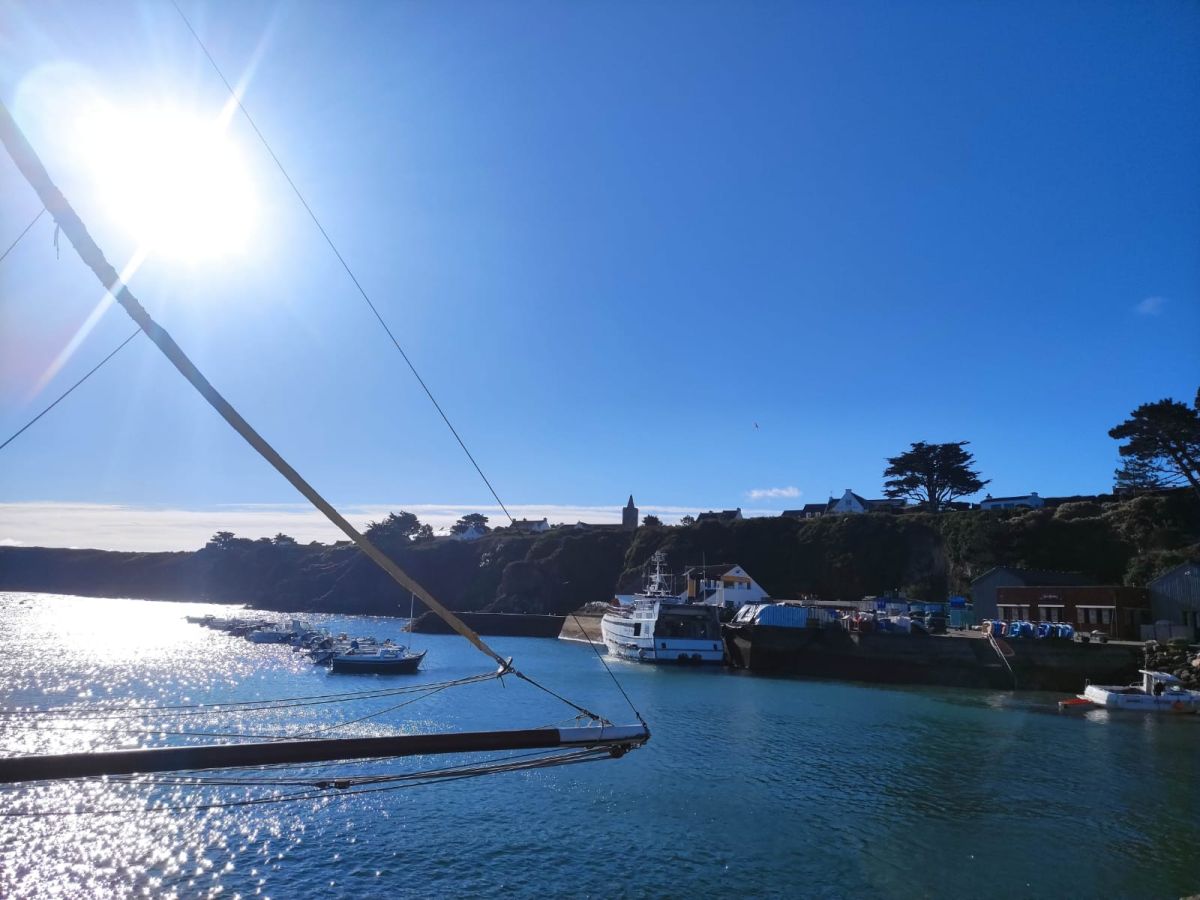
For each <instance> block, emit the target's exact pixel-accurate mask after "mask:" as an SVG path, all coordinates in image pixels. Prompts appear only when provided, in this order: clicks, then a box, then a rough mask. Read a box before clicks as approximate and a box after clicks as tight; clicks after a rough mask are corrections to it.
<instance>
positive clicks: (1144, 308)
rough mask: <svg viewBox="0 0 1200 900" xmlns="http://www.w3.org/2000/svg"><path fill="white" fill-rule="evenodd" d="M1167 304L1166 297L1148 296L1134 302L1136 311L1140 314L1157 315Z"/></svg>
mask: <svg viewBox="0 0 1200 900" xmlns="http://www.w3.org/2000/svg"><path fill="white" fill-rule="evenodd" d="M1166 305H1167V298H1166V297H1146V298H1144V299H1143V300H1140V301H1139V302H1138V303H1136V304H1134V307H1133V309H1134V311H1135V312H1136V313H1137V314H1138V315H1140V316H1157V315H1160V314H1161V313H1162V311H1163V307H1164V306H1166Z"/></svg>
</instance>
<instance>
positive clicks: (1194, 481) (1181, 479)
mask: <svg viewBox="0 0 1200 900" xmlns="http://www.w3.org/2000/svg"><path fill="white" fill-rule="evenodd" d="M1108 435H1109V437H1111V438H1114V439H1116V440H1119V441H1125V443H1124V444H1122V445H1121V447H1120V453H1121V458H1122V459H1123V460H1124V462H1123V463H1122V465H1121V467H1120V468H1119V469H1117V471H1116V484H1117V487H1118V488H1122V489H1126V490H1137V491H1146V490H1161V489H1163V488H1169V487H1175V486H1177V485H1182V484H1187V485H1188V486H1190V487H1191V489H1192V491H1193V492H1194V493H1195V495H1196V496H1197V497H1200V389H1197V390H1196V397H1195V399H1194V400H1193V401H1192V405H1191V406H1190V407H1189V406H1188V405H1187V404H1185V403H1180V402H1179V401H1178V400H1170V399H1167V400H1159V401H1157V402H1156V403H1143V404H1142V405H1141V406H1139V407H1138V408H1137V409H1135V410H1134V411H1133V412H1132V413H1130V415H1129V418H1128V419H1126V420H1125V421H1124V422H1122V423H1121V424H1120V425H1117V426H1115V427H1114V428H1112V429H1111V430H1110V431H1109V432H1108Z"/></svg>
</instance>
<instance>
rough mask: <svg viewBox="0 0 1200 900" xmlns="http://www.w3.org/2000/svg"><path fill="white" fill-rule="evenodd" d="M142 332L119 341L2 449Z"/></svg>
mask: <svg viewBox="0 0 1200 900" xmlns="http://www.w3.org/2000/svg"><path fill="white" fill-rule="evenodd" d="M141 333H142V330H141V329H140V328H139V329H138V330H137V331H135V332H134V333H133V334H131V335H130V336H129V337H127V338H125V340H123V341H121V343H119V344H118V345H117V348H116V349H115V350H113V351H112V352H111V353H109V354H108V356H106V357H104V359H102V360H100V362H98V363H96V365H94V366H93V367H92V368H91V369H89V370H88V373H87V374H86V375H84V376H83V377H82V378H80V379H79V380H78V381H77V382H75V383H74V384H73V385H71V386H70V387H69V388H67V389H66V390H65V391H63V392H62V393H61V394H59V396H58V399H57V400H55V401H54V402H53V403H51V404H50V405H49V406H47V407H46V408H45V409H43V410H42V411H41V412H40V413H38V414H37V415H36V416H34V417H33V418H32V419H30V420H29V421H28V422H26V423H25V424H24V425H22V426H21V427H20V428H18V429H17V430H16V431H15V432H13V434H12V435H10V436H9V438H8V440H6V441H5V442H4V443H3V444H0V450H3V449H4V448H5V447H7V446H8V445H9V444H11V443H12V442H13V441H15V440H16V439H17V438H18V437H20V436H21V434H22V432H24V431H25V430H26V429H27V428H29V426H30V425H32V424H33V423H34V422H36V421H37V420H38V419H40V418H41V417H42V416H44V415H45V414H46V413H48V412H50V410H52V409H54V407H56V406H58V404H59V403H61V402H62V401H63V400H66V399H67V395H68V394H70V393H71V391H73V390H75V388H77V387H79V386H80V385H81V384H83V383H84V382H85V381H87V380H88V379H89V378H91V377H92V376H93V375H95V374H96V372H98V371H99V369H100V367H101V366H103V365H104V364H105V363H106V362H108V361H109V360H110V359H112V358H113V357H114V356H116V355H117V354H118V353H120V352H121V351H122V350H123V349H125V345H126V344H128V343H129V342H130V341H132V340H133V339H134V338H135V337H137V336H138V335H139V334H141Z"/></svg>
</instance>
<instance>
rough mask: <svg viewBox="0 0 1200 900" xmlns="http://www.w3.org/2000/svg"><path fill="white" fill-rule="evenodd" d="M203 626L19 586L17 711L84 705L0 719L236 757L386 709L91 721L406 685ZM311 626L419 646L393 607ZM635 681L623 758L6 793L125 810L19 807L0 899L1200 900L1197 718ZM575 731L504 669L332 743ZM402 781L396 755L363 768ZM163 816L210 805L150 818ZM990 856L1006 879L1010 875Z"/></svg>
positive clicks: (554, 661)
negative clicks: (252, 736)
mask: <svg viewBox="0 0 1200 900" xmlns="http://www.w3.org/2000/svg"><path fill="white" fill-rule="evenodd" d="M208 611H216V612H217V613H218V614H228V612H229V610H228V609H227V608H226V609H224V610H222V609H219V608H216V607H209V606H204V605H199V604H173V603H150V602H144V601H137V600H95V599H85V598H74V597H59V596H47V595H21V594H0V646H3V647H4V648H5V652H4V653H3V654H0V685H2V692H3V693H2V695H0V706H2V707H3V708H4V709H5V710H13V709H14V708H17V707H34V708H38V709H46V708H48V707H68V708H72V709H73V711H72V712H71V713H70V714H69V715H66V716H63V717H60V718H56V719H54V720H53V721H46V722H43V723H41V724H39V725H38V727H36V728H32V727H30V724H29V718H28V716H25V717H21V716H16V717H14V716H6V717H0V746H3V747H4V751H5V752H6V753H22V752H46V751H67V750H85V749H93V748H113V747H134V746H161V745H164V744H172V743H173V744H178V743H181V742H188V741H202V740H203V741H212V740H216V739H215V738H211V737H210V738H190V737H185V736H181V735H180V734H179V733H178V732H183V731H207V732H216V733H241V734H247V733H262V734H281V733H295V732H296V731H299V730H303V729H306V728H312V727H326V726H330V725H336V724H337V723H338V722H341V721H348V720H350V719H353V718H355V717H356V716H358V715H360V714H362V713H363V712H364V711H366V712H370V711H372V710H375V709H378V708H381V704H379V703H378V702H376V701H366V700H356V701H353V702H352V703H350V704H346V705H336V706H334V705H319V706H304V707H296V708H290V709H286V710H279V709H268V710H264V711H259V712H254V711H246V710H239V711H236V712H230V711H228V710H221V709H217V710H207V711H204V712H203V714H201V715H193V716H189V717H187V718H179V719H169V720H168V719H158V718H156V719H152V720H151V719H140V718H124V719H118V720H105V719H100V720H96V719H84V718H82V716H83V715H84V714H85V710H94V708H95V707H97V706H101V707H107V708H109V709H110V710H111V709H112V708H113V707H116V706H119V705H124V704H128V703H130V702H134V703H139V704H151V703H153V704H199V703H213V702H229V701H233V700H249V699H261V698H281V697H304V696H313V695H318V694H328V693H332V692H340V691H354V690H364V689H377V688H379V687H380V685H381V684H392V683H394V682H395V680H394V679H392V680H389V679H380V678H377V677H372V676H333V675H330V674H328V673H327V672H326V671H325V670H323V669H318V668H314V667H313V666H312V665H311V664H309V663H308V662H307V660H306V659H304V657H302V656H301V655H300V654H293V653H292V652H291V651H290V649H289V648H287V647H286V646H266V645H251V644H249V643H248V642H246V641H243V640H239V639H235V638H231V637H228V636H226V635H222V634H219V633H215V632H212V631H210V630H208V629H203V628H200V627H197V626H193V625H189V624H187V623H186V622H184V616H185V615H196V614H199V613H202V612H208ZM314 619H315V620H318V621H321V622H325V623H328V624H329V625H330V626H331V627H333V628H334V629H335V630H340V629H342V628H351V629H352V630H354V631H356V632H358V633H376V634H378V635H380V636H381V637H383V636H393V637H397V638H401V637H402V633H401V632H400V630H399V629H400V624H399V623H398V622H397V621H396V620H389V619H367V618H361V619H355V620H348V619H337V618H334V617H314ZM414 643H417V644H419V646H421V647H422V648H426V649H428V650H429V656H428V657H427V661H426V667H425V669H423V671H422V673H421V674H420V675H418V676H415V681H417V682H421V681H424V682H430V683H431V682H438V681H443V680H447V679H451V678H459V677H463V676H467V675H473V674H478V673H480V672H486V671H488V670H489V669H490V668H491V666H490V664H489V663H488V661H487V660H486V659H484V658H483V657H482V656H481V655H479V654H477V653H475V651H473V650H472V649H471V648H470V647H469V646H467V645H466V643H465V642H463V641H461V640H460V639H458V638H454V637H446V636H424V635H418V636H416V637H415V640H414ZM495 643H496V645H497V649H498V650H500V651H501V652H505V653H512V654H513V655H514V656H516V658H517V661H518V664H520V665H522V667H523V668H524V669H525V670H527V671H529V672H530V673H533V674H536V675H537V676H538V677H539V678H542V679H544V680H545V681H546V682H547V683H549V684H551V685H552V686H554V687H555V688H556V689H561V690H562V691H563V692H564V693H565V694H566V695H568V696H570V697H571V698H572V699H574V700H577V701H579V702H581V703H583V704H584V705H587V706H589V707H592V708H597V709H599V710H601V711H603V712H605V713H606V714H608V715H609V716H610V717H612V718H614V719H616V720H623V718H624V717H627V716H628V715H629V714H628V713H627V712H626V711H625V708H624V707H623V705H622V701H621V700H620V697H619V695H617V693H616V691H615V689H614V688H613V686H612V684H611V682H610V681H609V679H608V677H607V675H606V674H605V673H604V671H603V668H602V667H601V665H600V664H599V662H598V660H597V659H596V657H595V656H594V654H593V653H592V651H591V650H590V649H589V648H587V647H586V646H583V645H577V644H567V643H563V642H557V641H544V640H536V639H509V640H502V639H497V640H496V642H495ZM615 668H616V670H617V672H618V674H619V676H620V677H621V679H622V681H623V683H624V684H625V686H626V688H627V689H628V690H629V692H630V693H631V695H632V696H633V697H634V699H635V700H636V702H637V703H638V705H639V707H640V708H641V709H642V712H643V713H644V714H645V715H646V717H647V719H648V721H649V722H650V725H651V729H652V732H653V739H652V740H651V742H650V744H648V745H647V746H646V747H645V748H644V749H642V750H639V751H637V752H635V753H632V754H630V755H629V756H627V757H626V758H624V759H622V760H620V761H618V762H604V763H600V764H597V765H592V766H576V767H570V768H567V769H561V770H549V771H544V772H531V773H520V774H509V775H502V776H493V777H490V778H487V779H481V780H475V781H470V782H464V783H447V784H441V785H438V786H436V787H428V788H423V789H421V790H405V791H400V792H397V793H384V794H370V795H363V796H358V797H353V798H351V797H346V796H344V795H339V794H337V793H332V794H328V795H323V796H322V797H321V798H319V799H317V800H305V801H302V802H291V803H281V804H271V805H257V806H243V807H223V808H216V809H208V810H202V809H194V808H192V807H195V806H197V805H201V804H203V803H206V802H209V801H213V800H221V801H226V802H227V801H229V800H230V799H236V798H239V797H243V798H245V797H252V796H262V793H263V789H262V788H261V786H259V787H255V786H240V787H215V786H197V785H195V784H186V783H184V784H174V783H166V784H161V785H159V786H157V787H147V786H146V785H145V784H142V783H136V782H135V783H123V782H115V781H109V782H103V781H99V780H89V781H73V782H58V783H53V784H48V785H36V786H28V787H21V788H12V789H6V790H3V791H2V792H0V812H3V813H14V812H28V813H35V814H40V813H47V812H62V811H72V810H74V811H81V812H82V811H87V810H97V809H100V810H103V809H112V810H117V811H118V813H117V814H115V815H104V816H95V815H88V816H74V817H62V816H44V817H41V816H36V815H35V816H30V817H20V818H15V817H11V816H6V817H0V896H4V897H26V896H79V897H94V896H109V895H116V896H124V895H129V894H138V895H144V896H154V897H159V896H163V897H170V896H187V897H192V896H218V895H220V896H243V897H252V896H254V897H262V896H276V897H294V896H311V895H314V894H321V895H322V896H346V897H364V896H378V895H382V894H389V895H395V894H401V895H409V894H431V893H445V894H448V895H453V896H483V895H489V896H490V895H494V894H496V893H498V892H503V893H508V894H513V895H518V896H532V895H545V894H546V893H551V892H552V893H567V894H571V895H580V896H604V897H608V896H672V895H682V894H689V893H693V894H694V893H699V894H711V893H716V892H718V891H719V892H722V893H732V894H737V895H743V896H792V895H797V894H800V895H806V896H830V897H961V896H964V895H972V896H974V897H979V898H987V897H1006V896H1012V895H1013V894H1022V895H1026V896H1096V895H1108V896H1130V897H1141V896H1145V897H1156V896H1180V895H1185V894H1187V893H1189V892H1191V893H1194V892H1196V891H1197V890H1200V882H1198V881H1197V874H1196V872H1195V869H1194V866H1193V865H1192V855H1191V854H1189V853H1188V852H1186V848H1189V847H1194V846H1196V845H1197V844H1198V843H1200V793H1198V792H1197V787H1196V785H1197V783H1198V780H1200V754H1197V752H1196V748H1197V738H1198V737H1200V729H1198V728H1196V727H1194V726H1196V725H1197V724H1200V722H1182V721H1179V720H1177V719H1172V720H1170V721H1162V720H1154V719H1153V718H1152V717H1144V718H1143V717H1135V718H1127V719H1124V720H1117V719H1116V717H1114V718H1113V720H1111V721H1105V720H1103V719H1098V718H1088V719H1084V718H1077V717H1067V716H1061V715H1058V714H1057V713H1056V712H1054V707H1053V704H1052V700H1053V699H1054V698H1052V697H1047V696H1044V695H1010V694H1005V693H999V692H986V691H975V692H972V691H947V690H938V689H930V688H911V689H888V690H883V689H873V688H869V687H863V686H856V685H847V684H837V683H827V682H817V681H800V680H787V679H768V678H757V677H750V676H746V675H735V674H729V673H722V672H717V671H705V672H702V671H695V670H691V671H680V670H662V669H656V668H653V667H639V666H636V665H632V664H630V665H621V664H616V665H615ZM387 702H388V703H391V702H394V701H393V700H391V699H389V700H388V701H387ZM566 715H569V711H568V713H567V714H566ZM566 715H565V714H564V711H563V708H562V707H561V705H560V704H558V703H557V702H556V701H553V700H552V699H550V698H547V697H546V696H545V695H544V694H539V693H538V692H536V691H534V690H532V689H530V688H528V686H523V685H520V684H513V683H508V684H507V685H506V686H501V685H499V684H498V683H496V682H494V681H492V682H484V683H481V684H476V685H471V686H469V687H466V688H462V689H454V690H451V691H446V692H444V693H442V694H438V695H436V696H433V697H430V698H428V699H426V700H423V701H421V702H420V703H418V704H416V705H414V706H413V707H411V708H404V709H401V710H398V711H397V712H395V713H393V714H388V715H386V716H382V717H380V718H379V719H377V720H375V719H373V720H369V721H366V722H362V723H358V724H355V725H352V726H349V727H348V728H345V729H336V730H335V733H338V734H342V733H347V734H378V733H387V732H395V731H398V730H416V731H434V730H446V729H464V728H470V729H483V728H492V727H503V728H518V727H530V726H537V725H543V724H549V723H553V722H559V721H562V720H563V719H564V718H565V717H566ZM405 764H407V763H405ZM389 765H392V766H394V765H397V764H395V763H393V764H380V763H370V762H367V763H362V764H355V768H353V769H351V771H356V772H365V771H385V770H388V766H389ZM372 767H375V768H372ZM335 768H337V767H331V769H330V770H333V769H335ZM339 770H340V771H347V767H346V766H345V765H343V766H341V767H340V769H339ZM266 775H270V773H269V772H268V773H266ZM264 777H266V776H264ZM164 804H165V805H175V806H182V807H188V808H185V809H173V810H169V811H161V810H159V811H155V810H151V809H148V807H150V806H155V805H164ZM998 856H1003V858H1005V859H1007V860H1009V861H1010V862H1011V863H1012V864H1010V865H1005V866H997V865H994V862H995V860H996V859H997V858H998ZM1018 861H1019V862H1020V864H1018ZM1051 861H1052V862H1053V865H1049V864H1047V863H1049V862H1051Z"/></svg>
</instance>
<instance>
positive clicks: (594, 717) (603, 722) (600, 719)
mask: <svg viewBox="0 0 1200 900" xmlns="http://www.w3.org/2000/svg"><path fill="white" fill-rule="evenodd" d="M512 674H513V675H515V676H517V677H518V678H520V679H521V680H522V681H525V682H528V683H529V684H532V685H533V686H534V687H535V688H538V689H539V690H543V691H545V692H546V693H547V694H549V695H550V696H551V697H555V698H557V699H559V700H561V701H562V702H563V703H565V704H567V706H569V707H571V709H574V710H577V711H578V712H579V713H581V714H582V715H584V716H587V718H589V719H591V720H592V721H593V722H599V723H600V724H601V725H612V722H610V721H608V719H606V718H604V716H601V715H597V714H596V713H594V712H592V711H591V710H590V709H588V708H586V707H583V706H580V705H579V704H578V703H574V702H572V701H570V700H568V699H567V698H566V697H564V696H563V695H562V694H557V693H555V692H554V691H552V690H550V688H548V687H546V686H545V685H544V684H541V683H539V682H537V681H534V680H533V679H532V678H530V677H529V676H528V675H526V674H525V673H524V672H518V671H517V670H516V669H513V670H512ZM642 724H643V725H645V723H644V722H643V723H642Z"/></svg>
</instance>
